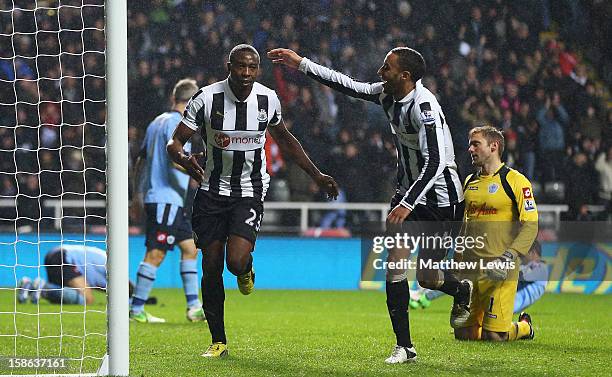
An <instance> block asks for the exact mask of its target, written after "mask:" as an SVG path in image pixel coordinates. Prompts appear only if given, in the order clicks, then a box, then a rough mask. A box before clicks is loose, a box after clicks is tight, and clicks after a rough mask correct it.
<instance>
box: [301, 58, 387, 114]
mask: <svg viewBox="0 0 612 377" xmlns="http://www.w3.org/2000/svg"><path fill="white" fill-rule="evenodd" d="M298 69H299V70H300V71H302V72H304V73H305V74H306V75H307V76H308V77H310V78H312V79H315V80H316V81H318V82H320V83H321V84H323V85H325V86H328V87H330V88H332V89H334V90H337V91H339V92H340V93H343V94H346V95H348V96H351V97H354V98H359V99H362V100H365V101H370V102H374V103H376V104H379V105H380V104H381V102H380V97H381V95H382V92H383V86H382V82H377V83H366V82H361V81H356V80H353V79H352V78H351V77H349V76H347V75H345V74H343V73H340V72H338V71H334V70H333V69H329V68H327V67H324V66H322V65H320V64H317V63H315V62H313V61H312V60H310V59H308V58H302V61H301V62H300V66H299V67H298Z"/></svg>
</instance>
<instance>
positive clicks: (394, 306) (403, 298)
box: [386, 279, 412, 347]
mask: <svg viewBox="0 0 612 377" xmlns="http://www.w3.org/2000/svg"><path fill="white" fill-rule="evenodd" d="M386 291H387V310H388V311H389V318H391V325H392V326H393V332H394V333H395V337H396V339H397V345H398V346H402V347H412V341H411V340H410V324H409V322H408V300H409V298H410V290H409V289H408V281H407V280H406V279H404V280H402V281H398V282H394V283H392V282H387V284H386Z"/></svg>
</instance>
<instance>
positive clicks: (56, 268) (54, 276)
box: [45, 248, 83, 287]
mask: <svg viewBox="0 0 612 377" xmlns="http://www.w3.org/2000/svg"><path fill="white" fill-rule="evenodd" d="M45 269H46V270H47V280H49V283H53V284H55V285H59V286H62V287H67V286H68V282H69V281H70V280H72V279H74V278H78V277H79V276H83V275H82V274H81V273H80V272H79V271H78V270H77V267H76V266H75V265H73V264H67V263H66V261H65V260H64V253H62V251H61V249H59V248H58V249H53V250H51V251H50V252H48V253H47V255H45Z"/></svg>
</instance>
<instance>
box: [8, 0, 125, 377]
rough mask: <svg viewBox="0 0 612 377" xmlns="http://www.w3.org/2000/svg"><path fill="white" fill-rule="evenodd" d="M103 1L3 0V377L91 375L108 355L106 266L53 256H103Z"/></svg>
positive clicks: (104, 167)
mask: <svg viewBox="0 0 612 377" xmlns="http://www.w3.org/2000/svg"><path fill="white" fill-rule="evenodd" d="M104 5H105V3H104V1H103V0H78V1H77V0H68V1H66V0H47V1H45V0H38V1H35V0H20V1H18V0H14V1H7V0H0V375H26V374H27V375H39V374H40V375H45V374H74V375H84V374H90V373H93V374H95V373H96V372H97V371H98V368H99V367H100V365H101V362H102V360H103V358H104V357H105V355H106V354H107V352H108V350H107V318H106V317H107V315H106V313H107V307H108V305H107V295H106V291H105V285H104V286H101V285H100V284H98V283H94V282H92V279H90V278H91V274H92V273H93V272H95V271H96V268H97V267H103V268H104V265H102V266H100V265H99V263H100V262H99V260H95V261H92V260H88V258H90V257H88V255H89V254H87V253H85V254H84V257H83V258H82V259H79V258H73V257H70V258H69V257H68V253H67V252H65V251H64V250H63V251H62V252H60V254H59V257H58V256H57V255H55V254H53V255H55V257H53V258H52V257H50V255H51V254H50V252H51V251H53V250H57V249H58V248H62V247H64V246H67V245H70V247H72V248H74V249H79V247H85V248H83V250H86V249H87V248H88V247H95V248H98V249H100V250H106V241H107V238H106V234H105V228H106V199H107V198H106V196H107V195H106V191H107V190H106V187H107V186H106V163H107V156H106V144H107V142H106V140H107V138H106V133H107V129H106V105H107V104H106V92H105V91H106V69H105V66H106V61H105V55H106V54H105V52H106V47H105V43H106V41H105V9H104ZM96 263H98V265H96ZM75 273H76V275H75ZM88 274H89V276H88ZM75 276H76V277H78V276H81V277H83V278H84V281H85V284H86V286H87V287H91V288H100V287H101V288H102V289H93V290H92V292H93V293H92V294H93V296H92V297H93V300H91V297H90V298H88V297H87V295H86V294H84V293H85V290H75V289H68V288H67V287H66V285H67V281H68V280H69V279H72V280H73V281H76V280H74V278H75ZM58 279H59V280H60V281H59V282H58V281H57V280H58ZM77 280H78V279H77ZM126 288H127V287H126ZM39 296H40V297H39Z"/></svg>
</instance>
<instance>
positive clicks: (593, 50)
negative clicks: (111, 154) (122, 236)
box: [0, 0, 612, 219]
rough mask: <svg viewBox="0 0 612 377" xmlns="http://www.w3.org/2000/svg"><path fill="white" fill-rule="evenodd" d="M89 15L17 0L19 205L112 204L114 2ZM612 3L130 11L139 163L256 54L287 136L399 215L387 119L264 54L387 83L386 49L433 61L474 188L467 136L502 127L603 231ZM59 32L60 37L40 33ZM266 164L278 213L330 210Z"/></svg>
mask: <svg viewBox="0 0 612 377" xmlns="http://www.w3.org/2000/svg"><path fill="white" fill-rule="evenodd" d="M42 3H45V1H39V2H38V4H39V7H40V6H41V4H42ZM48 3H53V2H52V1H49V2H48ZM64 3H65V2H62V4H64ZM79 3H80V2H79ZM84 3H85V4H87V5H86V6H85V7H84V8H83V13H82V14H81V13H80V11H79V10H78V9H73V8H70V7H63V8H61V10H60V12H53V11H50V10H45V9H38V10H36V11H34V10H32V11H28V10H23V11H12V12H7V11H4V10H6V9H11V8H12V5H11V4H12V2H8V1H2V0H0V4H2V6H1V7H0V9H2V10H3V11H0V17H2V20H1V21H2V23H1V24H0V31H1V33H0V98H2V100H1V101H0V143H1V144H2V147H1V148H0V165H1V166H0V168H1V169H0V171H2V172H3V173H0V197H2V198H11V197H12V198H14V197H15V195H16V194H17V193H21V194H27V195H33V196H34V195H38V193H41V194H45V195H49V196H54V195H59V193H60V192H62V191H63V192H66V191H69V192H74V193H76V194H79V193H80V194H84V193H88V194H87V195H90V196H92V195H93V196H95V193H103V192H104V185H105V180H104V158H103V155H104V149H103V147H104V132H105V131H104V128H103V126H104V105H105V102H104V98H105V97H104V55H103V51H104V32H103V26H104V25H103V8H102V7H101V6H100V5H101V4H103V2H102V1H94V0H89V1H85V2H84ZM611 7H612V5H611V4H610V3H609V2H607V1H604V0H590V1H586V0H585V1H573V0H558V1H550V0H516V1H511V2H510V1H501V0H489V1H485V0H480V1H459V0H449V1H436V2H432V1H428V0H393V1H374V0H352V1H347V0H317V1H292V2H281V1H272V0H270V1H257V0H247V1H237V0H235V1H215V2H206V1H200V0H174V1H171V0H153V1H147V2H145V1H130V2H128V9H129V29H128V30H129V31H128V33H129V35H128V51H129V52H128V55H129V59H128V60H129V83H128V85H129V140H130V146H131V147H130V148H131V153H132V156H135V155H136V154H137V152H138V150H139V148H140V143H141V140H142V137H143V135H144V131H145V129H146V126H147V125H148V123H149V122H150V121H151V120H152V119H153V118H154V117H155V116H156V115H158V114H159V113H161V112H163V111H165V110H168V109H169V106H170V104H169V101H168V98H169V95H170V92H171V90H172V87H173V86H174V84H175V83H176V81H177V80H179V79H181V78H184V77H192V78H194V79H196V80H197V81H198V83H199V85H201V86H204V85H207V84H209V83H212V82H215V81H218V80H222V79H224V78H225V77H226V75H227V72H226V65H225V63H226V61H227V54H228V53H229V50H230V49H231V48H232V47H233V46H234V45H236V44H238V43H250V44H252V45H254V46H255V47H256V48H257V49H258V50H259V52H260V54H261V55H262V62H261V73H260V79H259V80H260V82H262V83H263V84H265V85H267V86H269V87H272V88H274V89H275V90H276V91H277V93H278V95H279V97H280V99H281V103H282V105H283V112H284V113H283V116H284V119H285V123H286V125H287V127H288V128H290V129H291V131H292V132H293V133H294V134H295V135H296V137H297V138H298V139H299V140H300V141H301V142H302V144H303V146H304V148H305V149H306V151H307V152H308V153H309V155H310V156H311V158H312V159H313V160H314V161H315V162H316V163H317V164H319V166H320V167H321V168H322V170H324V171H325V172H327V173H328V174H331V175H334V176H335V177H337V180H338V182H339V184H340V185H341V187H342V189H343V195H342V198H343V200H346V201H349V202H387V201H388V199H389V197H390V196H391V194H392V193H393V191H394V184H395V176H396V167H395V161H396V157H395V148H394V146H393V143H392V141H391V134H390V130H389V126H388V122H387V120H386V118H385V116H384V114H383V112H382V111H380V109H378V108H377V106H376V105H373V104H369V103H365V102H363V101H358V100H353V99H351V98H348V97H346V96H344V95H341V94H339V93H335V92H333V91H332V90H330V89H328V88H326V87H324V86H322V85H320V84H318V83H316V82H314V81H312V80H309V79H307V78H306V77H304V76H303V75H302V74H301V73H299V72H296V71H292V70H289V69H286V68H284V67H278V66H272V64H271V63H270V62H269V61H268V60H267V59H266V58H265V52H266V51H268V50H269V49H271V48H274V47H288V48H292V49H294V50H296V51H298V53H300V54H301V55H303V56H308V57H309V58H310V59H312V60H314V61H317V62H319V63H321V64H324V65H326V66H329V67H333V68H335V69H337V70H339V71H341V72H344V73H346V74H348V75H350V76H352V77H354V78H356V79H359V80H362V81H376V80H378V77H377V76H376V71H377V69H378V67H379V66H380V65H381V64H382V61H383V59H384V56H385V55H386V53H387V52H388V51H389V50H390V49H391V48H393V47H396V46H410V47H413V48H415V49H417V50H418V51H420V52H421V53H422V54H423V56H424V58H425V60H426V62H427V65H428V70H427V74H426V77H425V78H424V79H423V83H424V85H425V86H426V87H428V88H429V89H430V90H431V91H432V92H434V93H435V94H436V95H437V96H438V99H439V101H440V104H441V105H442V108H443V110H444V112H445V115H446V118H447V119H448V123H449V125H450V127H451V131H452V133H453V138H454V143H455V152H456V155H457V162H458V164H459V168H460V172H461V174H462V175H463V176H465V175H466V174H467V173H469V172H470V171H471V165H470V159H469V155H468V154H467V134H468V130H469V129H470V128H471V127H473V126H475V125H480V124H484V123H488V124H492V125H494V126H496V127H498V128H500V129H502V130H503V131H504V132H505V135H506V142H507V152H506V156H505V157H504V158H505V160H506V161H507V163H508V164H509V165H510V166H512V167H514V168H517V169H519V170H520V171H521V172H523V173H524V174H525V175H526V176H527V177H528V178H529V179H531V180H532V181H533V182H534V191H535V192H536V194H537V196H538V197H539V199H538V200H539V202H540V203H543V202H545V203H567V204H568V205H569V206H570V213H569V215H568V216H569V218H572V219H573V218H584V219H586V218H589V216H590V215H589V212H588V208H587V207H586V204H600V205H603V206H607V208H608V210H609V208H610V207H609V206H610V199H611V196H612V111H611V106H610V104H611V102H610V97H609V95H610V93H609V88H610V83H611V82H612V63H611V59H610V58H611V56H612V51H611V49H612V46H611V45H610V43H609V42H608V40H609V38H610V37H611V35H610V34H611V33H610V30H611V28H610V26H609V25H608V24H609V22H608V19H609V15H610V14H611V13H612V12H611V9H610V8H611ZM58 13H59V14H58ZM11 16H12V17H13V21H14V27H13V26H12V25H13V24H11V22H8V21H10V19H11ZM5 21H7V22H5ZM83 27H85V31H84V32H83V33H79V32H73V31H70V30H72V29H82V28H83ZM43 28H44V29H45V30H51V31H49V32H43V31H39V32H38V33H36V34H34V33H35V32H36V31H37V30H43ZM60 29H61V30H62V31H61V32H59V30H60ZM82 46H84V47H83V48H82ZM15 78H17V79H18V80H17V81H14V79H15ZM39 124H40V125H42V127H38V125H39ZM16 125H19V126H22V127H15V126H16ZM60 147H63V148H62V149H61V150H60V149H59V148H60ZM267 154H268V160H269V161H268V168H269V171H270V173H271V174H272V175H273V176H274V178H273V181H272V182H273V183H272V185H273V186H272V188H271V191H270V194H269V199H270V200H292V201H313V200H322V198H319V197H318V194H317V190H316V188H315V187H314V186H313V185H311V183H310V180H309V179H308V177H306V176H304V175H303V174H302V173H301V171H300V169H297V168H294V167H293V166H292V163H291V162H290V161H286V160H284V159H283V156H281V155H280V154H279V152H278V148H277V147H276V146H275V145H274V142H273V140H270V141H269V145H268V148H267ZM16 172H18V173H17V174H16ZM38 172H40V174H36V173H38ZM60 178H62V179H61V180H60Z"/></svg>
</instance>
